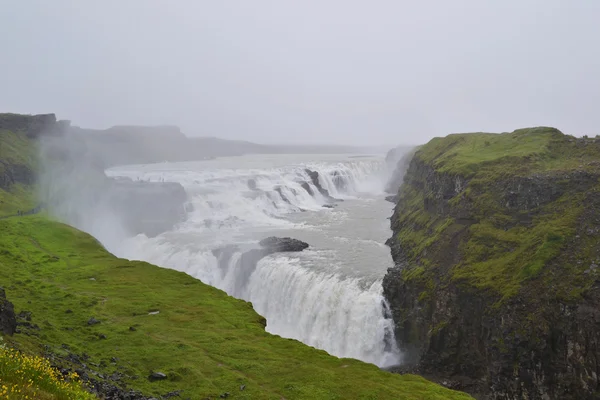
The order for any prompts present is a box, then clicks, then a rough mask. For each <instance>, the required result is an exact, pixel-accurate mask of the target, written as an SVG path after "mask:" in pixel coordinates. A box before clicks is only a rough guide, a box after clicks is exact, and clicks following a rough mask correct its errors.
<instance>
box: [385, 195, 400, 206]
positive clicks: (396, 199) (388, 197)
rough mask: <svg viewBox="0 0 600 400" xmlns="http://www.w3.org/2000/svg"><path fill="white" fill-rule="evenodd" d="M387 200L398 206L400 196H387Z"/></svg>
mask: <svg viewBox="0 0 600 400" xmlns="http://www.w3.org/2000/svg"><path fill="white" fill-rule="evenodd" d="M385 199H386V200H387V201H389V202H390V203H394V204H396V203H397V202H398V196H397V195H392V196H386V197H385Z"/></svg>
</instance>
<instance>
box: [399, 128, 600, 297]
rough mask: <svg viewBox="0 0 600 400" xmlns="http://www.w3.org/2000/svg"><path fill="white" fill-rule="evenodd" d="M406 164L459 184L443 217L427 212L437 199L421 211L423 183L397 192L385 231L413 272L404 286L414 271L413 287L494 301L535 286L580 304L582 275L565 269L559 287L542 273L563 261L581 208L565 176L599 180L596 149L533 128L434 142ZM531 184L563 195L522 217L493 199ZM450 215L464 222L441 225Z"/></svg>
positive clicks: (432, 210) (568, 266)
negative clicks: (435, 285) (482, 293)
mask: <svg viewBox="0 0 600 400" xmlns="http://www.w3.org/2000/svg"><path fill="white" fill-rule="evenodd" d="M415 157H416V159H417V160H418V161H420V163H421V164H420V165H422V164H425V165H427V166H429V167H430V168H433V170H434V171H435V174H437V176H438V178H439V179H446V180H449V179H451V180H454V179H455V177H460V178H461V179H462V181H464V182H467V185H466V187H465V188H462V190H461V191H459V193H457V194H456V195H455V196H454V197H453V198H451V199H449V200H447V203H446V204H447V206H446V207H448V208H450V209H451V210H450V211H448V209H445V211H444V212H441V211H440V209H439V208H436V207H439V204H440V202H443V201H445V200H441V199H437V203H435V202H434V203H431V204H433V207H429V208H426V207H425V204H426V202H427V201H428V200H427V198H428V196H430V193H429V192H428V191H427V189H425V186H426V184H427V183H426V182H421V181H415V182H414V183H411V184H407V185H405V186H403V187H402V188H401V190H400V193H399V199H400V200H399V208H398V210H399V212H397V213H396V215H395V216H394V218H393V227H394V230H395V232H396V239H397V241H398V243H399V244H400V247H401V248H402V249H403V254H405V255H406V257H407V259H408V261H409V264H411V265H413V267H412V268H409V269H407V270H406V273H405V274H404V279H414V274H415V272H414V271H415V270H418V271H419V275H418V276H419V277H420V279H421V280H425V279H430V280H431V279H432V278H433V277H436V279H437V280H441V281H444V280H447V279H450V280H453V281H460V282H463V283H466V284H468V285H470V286H474V287H476V288H479V289H485V290H489V291H491V292H493V293H496V294H498V295H499V296H500V298H503V299H506V298H509V297H511V296H513V295H515V294H516V293H518V292H519V290H520V289H521V288H522V286H523V285H524V283H525V282H527V281H531V280H534V279H538V278H540V277H542V278H543V279H549V280H552V282H553V285H552V286H553V287H557V288H559V290H558V292H560V293H561V296H563V297H565V298H572V296H576V295H580V294H581V293H582V292H583V291H584V290H585V287H588V286H589V281H591V280H589V279H588V283H584V280H583V279H582V269H581V267H576V266H573V265H571V263H570V262H568V261H566V262H565V264H564V267H563V268H564V269H566V270H568V271H570V275H567V278H566V279H565V278H563V279H562V281H561V280H560V279H558V278H557V277H556V276H554V275H552V276H550V277H547V276H546V275H547V274H549V272H548V271H547V268H546V267H547V266H548V265H550V264H552V263H553V261H554V260H555V259H557V257H559V256H561V255H563V254H564V250H565V246H566V244H567V243H569V242H570V241H572V239H573V236H574V235H575V232H576V229H577V226H578V224H579V220H580V218H581V215H582V212H583V211H584V207H585V205H584V204H585V201H584V199H585V198H586V196H588V195H590V193H589V191H588V192H585V191H584V190H582V189H580V188H579V187H577V186H576V185H577V184H575V186H573V181H571V179H570V178H565V177H569V176H570V173H571V171H573V170H577V171H582V172H589V173H592V174H596V175H598V174H600V168H599V164H600V163H599V162H598V160H599V159H600V146H598V144H597V143H592V142H583V141H576V140H575V139H574V138H572V137H570V136H566V135H563V134H562V133H561V132H560V131H558V130H556V129H554V128H545V127H540V128H530V129H520V130H517V131H514V132H512V133H504V134H490V133H473V134H455V135H449V136H448V137H445V138H435V139H433V140H431V141H430V142H429V143H427V144H426V145H424V146H422V147H421V148H420V149H419V151H417V153H416V155H415ZM417 165H419V164H417ZM532 176H537V177H539V179H547V180H551V181H552V185H555V186H556V188H559V187H561V188H563V190H562V191H563V192H564V193H565V194H564V195H563V196H562V197H560V198H559V199H557V200H554V201H552V202H550V203H547V204H545V205H544V206H543V207H537V208H534V209H530V210H527V211H518V210H515V209H510V208H509V207H507V205H506V204H505V203H504V202H503V200H502V199H503V198H504V196H505V193H504V190H505V189H504V187H505V186H502V185H501V184H500V183H502V182H510V181H511V180H514V179H517V178H520V177H532ZM592 176H593V175H592ZM554 177H556V179H555V178H554ZM413 178H414V179H417V180H418V179H420V178H418V176H416V175H415V176H414V177H413ZM536 179H538V178H536ZM435 189H436V188H433V189H432V190H435ZM595 190H598V189H595ZM457 214H460V215H462V216H463V219H462V221H457V220H456V219H453V218H451V217H450V215H457ZM451 243H452V244H451ZM588 247H589V249H590V251H589V253H590V254H588V255H587V256H586V258H585V260H591V259H593V258H592V257H595V253H594V251H593V250H592V249H594V248H595V247H594V245H593V243H590V244H589V246H588ZM584 252H585V248H584ZM455 253H458V256H456V255H454V254H455ZM592 253H594V254H592ZM457 260H458V261H457ZM588 264H589V262H588ZM442 267H443V268H442ZM449 267H451V268H450V269H449ZM418 268H422V269H418ZM447 271H450V273H447ZM574 287H577V288H583V289H581V290H579V289H577V290H575V289H573V288H574ZM560 288H564V290H563V289H560ZM567 288H568V290H567ZM558 292H557V293H558ZM422 297H423V299H427V298H428V295H423V296H422Z"/></svg>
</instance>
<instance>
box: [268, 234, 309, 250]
mask: <svg viewBox="0 0 600 400" xmlns="http://www.w3.org/2000/svg"><path fill="white" fill-rule="evenodd" d="M259 244H260V245H261V247H263V248H264V249H266V250H269V251H271V252H273V253H279V252H288V251H302V250H304V249H307V248H308V243H306V242H303V241H301V240H298V239H293V238H289V237H284V238H279V237H275V236H271V237H268V238H266V239H263V240H261V241H260V243H259Z"/></svg>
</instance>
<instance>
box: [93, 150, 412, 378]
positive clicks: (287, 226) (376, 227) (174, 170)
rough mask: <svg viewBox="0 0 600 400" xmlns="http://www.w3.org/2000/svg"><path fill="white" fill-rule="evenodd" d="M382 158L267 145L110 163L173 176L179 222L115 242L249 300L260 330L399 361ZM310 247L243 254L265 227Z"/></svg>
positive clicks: (132, 255)
mask: <svg viewBox="0 0 600 400" xmlns="http://www.w3.org/2000/svg"><path fill="white" fill-rule="evenodd" d="M390 172H391V171H390V168H389V166H387V165H386V163H385V162H384V160H383V158H382V157H375V156H368V157H363V156H354V157H352V156H347V155H341V156H340V155H336V156H324V155H315V156H307V155H302V156H300V155H298V156H289V155H285V156H284V155H271V156H243V157H234V158H222V159H216V160H210V161H202V162H189V163H162V164H150V165H137V166H125V167H118V168H112V169H109V170H107V174H108V175H109V176H110V177H113V178H120V179H131V180H133V181H146V182H176V183H179V184H181V185H182V186H183V187H184V188H185V190H186V193H187V197H188V203H187V205H186V217H185V220H184V221H183V222H182V223H180V224H177V225H176V226H175V227H174V229H172V230H170V231H167V232H164V233H161V234H159V235H157V236H155V237H147V236H146V235H144V234H139V235H136V236H134V237H129V238H126V239H124V240H121V239H119V240H115V235H114V234H112V233H111V232H109V231H103V230H98V231H96V232H92V233H93V234H94V235H95V236H96V237H98V238H99V239H100V240H101V241H102V242H103V243H104V244H105V246H107V248H108V249H109V250H110V251H111V252H113V253H114V254H116V255H118V256H120V257H124V258H128V259H140V260H145V261H148V262H151V263H154V264H157V265H160V266H163V267H167V268H172V269H175V270H179V271H182V272H185V273H187V274H189V275H191V276H193V277H195V278H197V279H200V280H202V281H203V282H205V283H208V284H210V285H212V286H215V287H217V288H220V289H222V290H224V291H226V292H227V293H228V294H229V295H231V296H234V297H237V298H241V299H244V300H247V301H250V302H252V304H253V307H254V308H255V310H256V311H257V312H258V313H260V314H261V315H263V316H264V317H265V318H266V320H267V327H266V329H267V331H269V332H271V333H274V334H277V335H281V336H283V337H288V338H294V339H298V340H300V341H302V342H304V343H306V344H308V345H311V346H314V347H317V348H320V349H323V350H326V351H327V352H329V353H330V354H333V355H336V356H339V357H351V358H356V359H360V360H363V361H366V362H370V363H373V364H376V365H378V366H380V367H386V366H391V365H395V364H398V363H399V362H400V358H401V357H400V353H399V351H398V349H397V347H396V341H395V338H394V326H393V321H392V319H391V316H390V313H389V309H388V306H387V304H386V302H385V300H384V298H383V295H382V286H381V282H382V278H383V276H384V275H385V273H386V271H387V269H388V268H389V267H390V266H391V265H392V259H391V255H390V251H389V248H387V247H386V246H385V241H386V239H387V238H389V236H390V234H391V231H390V228H389V220H388V217H389V216H390V215H391V212H392V204H391V203H390V202H388V201H386V200H385V194H384V187H385V184H386V182H387V181H388V178H389V175H390ZM269 236H277V237H293V238H295V239H299V240H302V241H304V242H306V243H308V244H309V245H310V247H309V248H308V249H307V250H305V251H302V252H298V253H277V254H272V255H268V256H266V257H264V258H261V259H260V260H258V261H256V260H253V261H250V262H249V261H248V258H247V257H244V256H243V254H244V253H245V252H247V251H248V250H250V249H253V248H257V243H258V242H259V241H260V240H261V239H263V238H266V237H269Z"/></svg>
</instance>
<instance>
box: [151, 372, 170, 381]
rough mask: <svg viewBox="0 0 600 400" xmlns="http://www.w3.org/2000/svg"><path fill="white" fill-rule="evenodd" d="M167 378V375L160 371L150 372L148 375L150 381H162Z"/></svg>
mask: <svg viewBox="0 0 600 400" xmlns="http://www.w3.org/2000/svg"><path fill="white" fill-rule="evenodd" d="M165 379H167V375H166V374H164V373H162V372H158V371H156V372H152V373H151V374H150V375H149V376H148V380H149V381H150V382H154V381H162V380H165Z"/></svg>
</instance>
